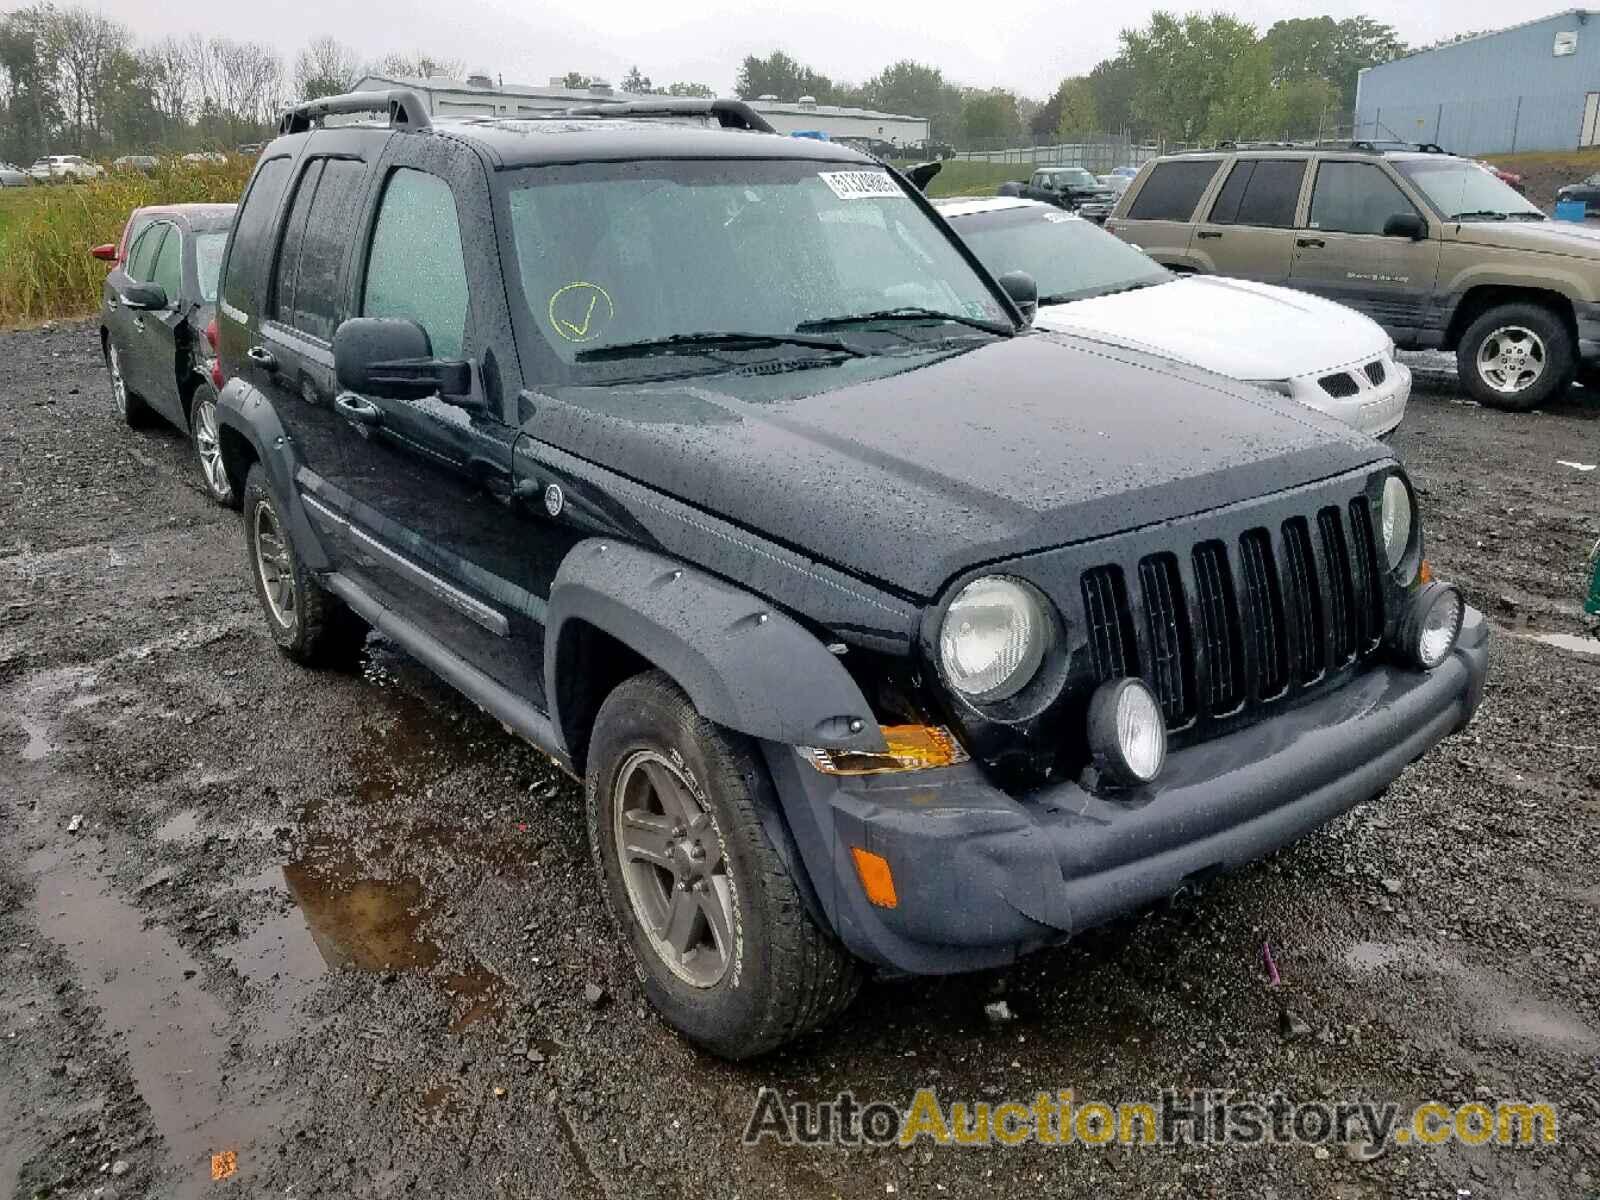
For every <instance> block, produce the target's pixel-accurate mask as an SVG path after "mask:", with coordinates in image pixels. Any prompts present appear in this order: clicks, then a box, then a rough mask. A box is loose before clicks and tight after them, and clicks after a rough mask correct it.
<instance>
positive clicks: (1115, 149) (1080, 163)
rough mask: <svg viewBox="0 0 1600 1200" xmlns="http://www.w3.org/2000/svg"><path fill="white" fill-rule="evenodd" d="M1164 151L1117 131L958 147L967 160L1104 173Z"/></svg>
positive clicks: (958, 155) (958, 154) (961, 157)
mask: <svg viewBox="0 0 1600 1200" xmlns="http://www.w3.org/2000/svg"><path fill="white" fill-rule="evenodd" d="M1162 152H1163V150H1162V148H1161V147H1160V146H1156V145H1150V144H1140V143H1136V142H1134V141H1133V140H1132V139H1130V138H1128V137H1125V136H1121V135H1117V134H1097V135H1094V136H1092V137H1088V138H1084V139H1083V140H1081V141H1075V142H1062V141H1057V140H1055V139H1051V140H1050V141H1042V142H1032V143H1027V144H1018V143H1017V142H1015V141H1009V140H1007V141H995V142H984V141H978V142H975V143H972V144H969V145H968V146H966V147H965V148H963V149H961V150H958V151H956V153H955V156H954V157H955V158H956V159H957V160H958V161H963V162H987V163H1014V164H1017V165H1025V166H1035V167H1084V168H1085V169H1087V170H1089V171H1092V172H1093V173H1094V174H1096V175H1103V174H1105V173H1106V172H1107V171H1110V170H1112V169H1113V168H1115V167H1137V166H1140V165H1142V164H1143V163H1145V162H1148V161H1149V160H1150V159H1152V158H1155V157H1156V156H1157V155H1159V154H1161V153H1162Z"/></svg>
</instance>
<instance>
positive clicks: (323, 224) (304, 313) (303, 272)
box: [294, 158, 455, 341]
mask: <svg viewBox="0 0 1600 1200" xmlns="http://www.w3.org/2000/svg"><path fill="white" fill-rule="evenodd" d="M366 181H367V164H366V163H364V162H358V161H356V160H354V159H348V158H330V159H328V160H327V162H325V163H324V164H323V166H322V177H321V178H320V179H319V180H317V194H316V195H315V196H314V197H313V198H312V201H311V216H310V218H309V219H308V220H307V222H306V229H305V246H304V248H303V249H302V250H301V252H300V268H299V273H298V274H299V278H298V283H297V286H296V288H295V295H294V326H295V328H296V329H301V330H304V331H305V332H306V333H309V334H310V335H311V336H312V337H317V338H321V339H322V340H323V341H332V340H333V328H334V322H335V321H336V320H337V318H338V313H339V302H340V301H341V300H342V299H343V298H344V294H343V289H342V288H341V286H340V282H341V280H343V278H344V260H345V248H346V247H347V246H348V245H349V244H350V243H349V239H350V231H351V230H352V229H354V228H355V224H356V221H357V219H358V218H359V217H360V215H361V213H360V206H361V197H362V194H363V192H364V191H365V185H366ZM454 211H455V210H454V207H452V209H451V212H452V213H454Z"/></svg>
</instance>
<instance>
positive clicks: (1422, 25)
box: [0, 0, 1561, 98]
mask: <svg viewBox="0 0 1600 1200" xmlns="http://www.w3.org/2000/svg"><path fill="white" fill-rule="evenodd" d="M80 2H81V0H80ZM95 2H96V0H88V3H90V4H91V5H92V4H94V3H95ZM14 6H15V5H14V2H13V0H0V7H3V8H10V7H14ZM99 6H100V8H101V10H102V11H103V12H104V13H105V14H106V15H107V16H111V17H116V18H118V19H119V20H122V21H125V22H127V23H128V24H130V25H132V26H133V27H134V28H135V30H137V32H138V34H139V36H140V37H141V38H156V37H161V36H164V35H165V34H168V33H175V34H180V35H186V34H189V33H191V32H194V31H196V30H199V31H201V32H205V33H217V34H222V35H225V36H227V37H233V38H241V39H250V40H256V41H263V42H268V43H270V44H272V45H274V46H276V47H277V48H278V49H279V50H280V51H282V52H283V54H284V56H285V58H291V59H292V57H293V55H294V53H295V51H297V50H298V49H299V47H300V45H301V44H302V43H303V42H304V41H305V40H306V39H307V38H309V37H312V36H317V35H320V34H324V33H327V34H332V35H333V36H334V37H336V38H338V39H339V40H340V41H343V42H346V43H347V44H349V45H351V46H352V47H354V48H355V49H356V50H357V51H358V52H360V53H361V54H362V55H363V56H364V57H371V58H375V57H377V56H378V55H380V54H383V53H386V52H388V51H391V50H407V51H409V50H414V49H418V48H421V49H426V50H429V51H431V52H433V53H435V54H437V55H438V56H440V57H444V58H458V59H461V60H462V61H464V62H465V63H466V64H467V66H468V68H469V69H471V70H482V71H485V72H487V73H489V74H491V75H495V74H499V75H503V76H504V77H505V80H506V82H508V83H511V82H516V83H531V84H543V83H546V82H547V81H548V80H549V78H550V76H552V75H561V74H564V73H565V72H567V71H581V72H583V73H584V74H588V75H600V76H603V77H605V78H608V79H610V80H611V81H612V82H613V83H615V82H617V81H618V80H620V78H621V76H622V74H623V73H624V72H625V71H626V70H627V69H628V67H629V66H630V65H632V64H634V63H637V64H638V65H639V69H640V70H641V71H643V72H644V73H645V74H646V75H648V76H649V77H650V78H651V79H652V80H653V81H654V82H655V83H657V84H666V83H671V82H672V81H674V80H688V81H695V82H700V83H706V84H710V85H711V87H713V88H714V89H716V90H717V92H718V93H719V94H723V95H729V94H732V89H733V79H734V75H735V73H736V72H737V71H738V68H739V62H740V60H741V59H743V58H744V56H745V55H746V54H752V53H754V54H763V55H764V54H766V53H767V51H769V50H771V49H774V48H781V49H783V50H785V51H787V52H788V53H789V54H791V55H793V56H794V57H796V58H798V59H799V60H800V61H801V62H803V63H806V64H807V65H809V66H810V67H812V68H813V69H814V70H817V71H820V72H822V73H823V74H824V75H827V76H829V77H831V78H833V79H839V80H847V81H850V82H853V83H854V82H860V81H861V80H863V79H866V78H868V77H869V76H871V75H874V74H876V73H877V72H878V70H879V69H880V68H882V67H883V66H884V65H886V64H888V63H890V62H893V61H894V60H896V59H899V58H908V57H909V58H916V59H919V60H921V61H923V62H928V63H932V64H934V65H936V66H939V67H941V68H942V69H943V70H944V72H945V75H946V76H947V77H948V78H951V79H954V80H955V81H956V82H958V83H962V84H970V85H974V86H979V87H997V86H998V87H1009V88H1013V89H1015V90H1018V91H1020V92H1022V93H1023V94H1025V95H1031V96H1035V97H1041V98H1042V97H1044V96H1046V95H1048V94H1049V93H1050V92H1052V91H1053V90H1054V89H1055V85H1056V83H1057V82H1058V81H1059V80H1060V79H1061V77H1062V76H1064V75H1072V74H1078V73H1081V72H1084V71H1087V70H1088V69H1089V68H1090V67H1092V66H1094V64H1095V63H1097V62H1098V61H1100V59H1102V58H1105V57H1107V56H1109V55H1110V54H1112V53H1113V52H1114V51H1115V50H1116V45H1117V32H1118V30H1120V29H1122V28H1123V27H1124V26H1128V25H1141V24H1143V23H1144V22H1145V21H1146V20H1147V19H1148V17H1149V15H1150V13H1151V11H1152V10H1153V9H1155V8H1161V7H1166V8H1170V9H1175V10H1178V11H1183V10H1185V9H1187V8H1191V7H1192V8H1197V9H1206V10H1208V11H1209V10H1210V9H1212V8H1217V9H1222V10H1224V11H1229V12H1232V13H1233V14H1235V15H1236V16H1238V17H1241V18H1243V19H1244V20H1247V21H1250V22H1252V23H1254V24H1255V25H1256V26H1257V27H1258V28H1259V29H1261V30H1263V31H1264V30H1265V29H1266V28H1267V26H1269V25H1271V24H1272V22H1274V21H1277V20H1281V19H1284V18H1288V17H1311V16H1319V15H1322V14H1327V15H1329V16H1333V17H1348V16H1355V15H1357V14H1365V15H1367V16H1370V17H1373V18H1374V19H1376V20H1379V21H1384V22H1387V23H1388V24H1391V25H1393V26H1395V28H1397V29H1398V30H1399V31H1400V36H1401V37H1402V38H1403V39H1405V40H1406V41H1407V42H1408V43H1411V44H1419V43H1425V42H1431V41H1436V40H1438V39H1439V38H1442V37H1446V36H1449V35H1451V34H1455V33H1459V32H1462V31H1464V30H1481V29H1499V28H1503V27H1504V26H1506V25H1513V24H1517V23H1519V22H1521V21H1527V20H1532V19H1534V18H1536V17H1541V16H1546V15H1549V14H1550V13H1552V12H1557V11H1561V9H1560V8H1559V5H1558V3H1557V0H1538V2H1531V0H1424V2H1423V3H1416V2H1415V0H1411V2H1409V3H1407V2H1403V0H1373V2H1372V3H1367V4H1361V3H1357V2H1350V0H1320V2H1311V3H1298V2H1296V0H1236V2H1234V3H1225V2H1219V0H1199V2H1196V3H1193V4H1185V3H1181V2H1180V3H1171V4H1165V5H1163V4H1151V3H1148V2H1146V0H1130V2H1124V3H1106V2H1105V0H1098V2H1092V3H1086V2H1084V0H1065V2H1063V0H1012V2H1011V3H1009V4H982V3H974V2H972V0H807V2H805V3H795V2H794V0H789V2H788V3H775V2H773V0H693V2H692V3H670V2H669V3H662V2H661V0H599V2H596V0H587V2H585V3H578V4H570V5H550V6H548V7H544V6H536V5H534V4H530V3H526V2H522V3H518V2H515V0H359V2H358V0H255V2H251V3H245V2H241V0H221V2H220V3H211V4H200V5H193V4H177V3H173V2H172V0H99Z"/></svg>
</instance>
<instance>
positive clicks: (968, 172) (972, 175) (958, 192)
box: [928, 158, 1033, 196]
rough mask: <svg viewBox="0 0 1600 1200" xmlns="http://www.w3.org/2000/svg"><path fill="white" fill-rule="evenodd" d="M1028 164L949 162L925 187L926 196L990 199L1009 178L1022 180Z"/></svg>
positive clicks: (1028, 166) (1028, 172)
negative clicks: (987, 197) (996, 189)
mask: <svg viewBox="0 0 1600 1200" xmlns="http://www.w3.org/2000/svg"><path fill="white" fill-rule="evenodd" d="M1032 170H1033V167H1032V165H1031V164H1030V163H988V162H964V161H961V160H958V159H953V158H952V159H949V160H948V161H946V163H945V164H944V167H943V169H941V170H940V172H939V173H938V174H937V175H935V176H934V177H933V182H932V183H930V184H929V185H928V195H930V196H992V195H994V190H995V188H997V187H999V186H1000V185H1001V184H1002V183H1005V182H1006V181H1007V180H1010V179H1017V180H1021V179H1026V178H1027V177H1028V175H1029V174H1030V173H1031V172H1032Z"/></svg>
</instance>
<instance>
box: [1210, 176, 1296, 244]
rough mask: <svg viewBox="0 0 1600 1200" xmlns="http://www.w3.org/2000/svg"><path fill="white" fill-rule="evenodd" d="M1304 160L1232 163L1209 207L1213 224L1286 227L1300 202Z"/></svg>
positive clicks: (1290, 222) (1288, 225)
mask: <svg viewBox="0 0 1600 1200" xmlns="http://www.w3.org/2000/svg"><path fill="white" fill-rule="evenodd" d="M1305 175H1306V164H1305V162H1304V161H1294V160H1283V159H1263V160H1260V161H1248V162H1239V163H1235V164H1234V167H1233V170H1232V171H1230V172H1229V173H1228V182H1227V183H1225V184H1223V185H1222V191H1221V192H1220V193H1218V195H1217V202H1216V203H1215V204H1213V205H1212V206H1211V220H1212V223H1213V224H1216V225H1263V226H1267V227H1269V228H1274V229H1287V228H1289V227H1290V226H1292V225H1293V224H1294V214H1295V209H1296V208H1297V207H1298V205H1299V201H1300V182H1301V180H1303V179H1304V178H1305Z"/></svg>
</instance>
